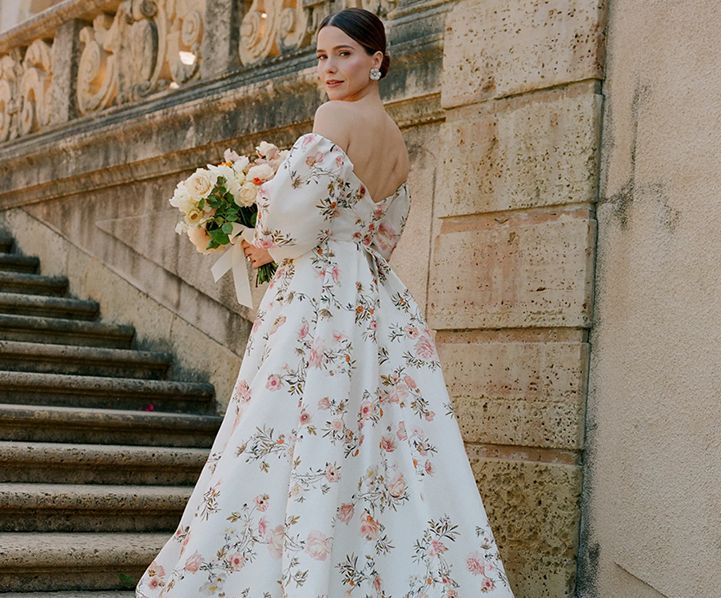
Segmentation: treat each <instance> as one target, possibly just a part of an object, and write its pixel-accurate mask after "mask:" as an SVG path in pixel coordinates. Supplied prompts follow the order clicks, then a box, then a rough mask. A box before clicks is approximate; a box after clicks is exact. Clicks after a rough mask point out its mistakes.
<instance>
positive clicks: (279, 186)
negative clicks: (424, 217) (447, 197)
mask: <svg viewBox="0 0 721 598" xmlns="http://www.w3.org/2000/svg"><path fill="white" fill-rule="evenodd" d="M316 55H317V60H318V67H317V68H318V71H317V72H318V77H319V79H320V82H322V84H323V86H324V87H325V91H326V93H327V94H328V98H329V101H328V102H326V103H324V104H323V105H322V106H320V108H318V110H317V111H316V113H315V120H314V124H313V131H312V132H311V133H306V134H304V135H301V136H300V137H299V138H298V139H297V140H296V141H295V143H294V144H293V146H292V147H291V148H290V151H289V153H288V155H287V157H286V159H285V160H284V162H283V163H282V164H281V166H280V167H279V169H278V171H277V173H276V175H275V176H274V177H273V178H272V179H271V180H269V181H267V182H266V183H264V184H263V185H262V186H261V190H260V194H259V199H258V220H257V225H256V228H255V230H254V231H253V236H252V240H251V242H247V241H243V242H242V247H243V251H244V253H245V255H246V257H247V259H248V261H250V262H251V263H252V266H253V267H255V268H257V267H259V266H261V265H263V264H265V263H268V262H270V261H275V262H277V263H278V270H277V271H276V273H275V275H274V277H273V279H272V280H271V281H270V283H269V285H268V288H267V291H266V293H265V295H264V296H263V299H262V301H261V303H260V305H259V306H258V311H257V316H256V319H255V321H254V323H253V327H252V330H251V333H250V336H249V339H248V343H247V345H246V349H245V353H244V356H243V360H242V363H241V367H240V371H239V373H238V378H237V380H236V383H235V386H234V390H233V393H232V396H231V398H230V402H229V404H228V408H227V411H226V413H225V416H224V418H223V422H222V424H221V427H220V429H219V431H218V435H217V436H216V438H215V440H214V442H213V446H212V447H211V450H210V455H209V457H208V460H207V462H206V463H205V465H204V467H203V470H202V472H201V474H200V477H199V479H198V482H197V484H196V486H195V488H194V490H193V492H192V494H191V497H190V498H189V500H188V504H187V505H186V507H185V510H184V512H183V515H182V517H181V520H180V522H179V524H178V527H177V529H176V531H175V533H174V534H173V535H172V536H171V537H170V538H169V539H168V541H167V542H166V543H165V545H164V546H163V548H162V549H161V550H160V552H159V553H158V555H157V556H156V557H155V559H154V560H153V562H152V563H151V564H150V565H149V567H148V568H147V570H146V571H145V573H144V574H143V576H142V578H141V579H140V581H139V582H138V585H137V588H136V596H137V597H139V598H150V597H159V596H173V597H178V598H181V597H183V598H196V597H198V596H219V597H224V598H241V597H244V598H261V597H262V598H266V597H293V598H342V597H343V598H344V597H358V598H369V597H373V598H421V597H424V598H441V597H443V598H475V597H477V596H480V595H487V596H492V597H509V596H510V597H512V596H513V593H512V591H511V589H510V585H509V583H508V579H507V577H506V574H505V571H504V567H503V564H502V562H501V559H500V556H499V553H498V548H497V545H496V542H495V539H494V536H493V533H492V531H491V528H490V526H489V523H488V519H487V517H486V512H485V509H484V506H483V502H482V500H481V497H480V494H479V492H478V488H477V486H476V482H475V479H474V477H473V473H472V471H471V467H470V464H469V462H468V457H467V455H466V452H465V449H464V445H463V441H462V438H461V434H460V430H459V427H458V422H457V420H456V417H455V413H454V410H453V406H452V403H451V401H450V398H449V396H448V391H447V389H446V385H445V382H444V377H443V373H442V369H441V364H440V361H439V358H438V353H437V352H436V347H435V344H434V340H433V337H432V335H431V331H430V330H429V328H428V326H427V324H426V322H425V319H424V316H423V313H422V311H421V309H420V308H419V306H418V304H417V303H416V301H415V299H414V298H413V296H412V295H411V294H410V292H409V291H408V288H407V287H406V286H405V285H404V284H403V282H402V281H401V280H400V278H398V276H397V275H396V274H395V272H394V270H393V268H392V267H391V266H390V264H389V263H388V260H389V259H390V257H391V254H392V252H393V250H394V248H395V246H396V244H397V243H398V240H399V238H400V236H401V233H402V231H403V228H404V225H405V223H406V219H407V217H408V212H409V209H410V203H411V202H410V197H411V196H410V191H409V187H408V182H407V178H408V172H409V168H410V164H409V158H408V152H407V150H406V147H405V143H404V141H403V137H402V134H401V132H400V130H399V128H398V126H397V125H396V124H395V123H394V122H393V120H392V119H391V118H390V117H389V116H388V114H387V113H386V112H385V109H384V107H383V103H382V101H381V99H380V94H379V89H378V81H379V79H381V78H383V77H385V75H386V73H387V72H388V69H389V66H390V59H389V57H388V55H387V53H386V36H385V30H384V26H383V23H382V22H381V21H380V19H378V18H377V17H376V16H375V15H374V14H373V13H371V12H368V11H366V10H363V9H358V8H350V9H346V10H342V11H340V12H337V13H334V14H332V15H329V16H328V17H326V18H325V19H324V20H323V22H322V23H321V24H320V27H319V30H318V33H317V39H316Z"/></svg>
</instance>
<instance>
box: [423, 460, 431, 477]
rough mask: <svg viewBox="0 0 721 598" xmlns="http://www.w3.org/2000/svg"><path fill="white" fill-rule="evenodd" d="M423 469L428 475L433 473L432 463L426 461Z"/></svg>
mask: <svg viewBox="0 0 721 598" xmlns="http://www.w3.org/2000/svg"><path fill="white" fill-rule="evenodd" d="M425 470H426V473H427V474H428V475H433V463H431V462H430V461H426V465H425Z"/></svg>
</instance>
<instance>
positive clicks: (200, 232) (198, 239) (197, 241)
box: [188, 226, 223, 254]
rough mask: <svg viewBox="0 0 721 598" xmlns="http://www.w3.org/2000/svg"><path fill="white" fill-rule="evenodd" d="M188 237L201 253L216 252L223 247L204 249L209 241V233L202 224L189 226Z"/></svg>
mask: <svg viewBox="0 0 721 598" xmlns="http://www.w3.org/2000/svg"><path fill="white" fill-rule="evenodd" d="M188 238H189V239H190V242H191V243H192V244H193V245H195V248H196V249H197V250H198V251H199V252H200V253H203V254H209V253H216V252H218V251H223V247H222V246H221V247H215V248H213V249H206V248H207V246H208V243H209V242H210V235H208V231H206V230H205V229H204V228H203V227H202V226H191V227H189V228H188Z"/></svg>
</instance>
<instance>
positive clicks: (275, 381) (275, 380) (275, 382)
mask: <svg viewBox="0 0 721 598" xmlns="http://www.w3.org/2000/svg"><path fill="white" fill-rule="evenodd" d="M265 387H266V388H267V389H268V390H278V389H279V388H280V378H279V377H278V376H276V375H275V374H271V375H270V376H268V381H267V382H266V383H265Z"/></svg>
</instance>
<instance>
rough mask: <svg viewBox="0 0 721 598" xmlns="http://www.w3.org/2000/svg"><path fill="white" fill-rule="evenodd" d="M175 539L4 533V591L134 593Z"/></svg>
mask: <svg viewBox="0 0 721 598" xmlns="http://www.w3.org/2000/svg"><path fill="white" fill-rule="evenodd" d="M170 537H171V536H170V535H169V534H167V533H166V532H161V533H143V534H137V533H136V534H131V533H89V532H85V533H57V532H54V533H2V534H0V592H3V591H6V592H9V591H13V592H17V591H18V590H19V589H22V591H23V592H35V591H58V590H71V591H73V592H76V591H79V590H101V591H108V590H116V589H117V590H134V588H135V585H136V584H137V582H138V580H139V579H140V576H141V575H142V574H143V572H144V571H145V569H146V568H147V567H148V565H149V564H150V563H151V562H152V560H153V559H154V558H155V556H156V555H157V554H158V552H160V549H161V548H162V547H163V545H164V544H165V543H166V542H167V541H168V540H169V539H170ZM128 579H130V580H131V581H128ZM101 595H102V594H100V593H97V594H96V593H89V594H88V596H93V597H95V596H101Z"/></svg>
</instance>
